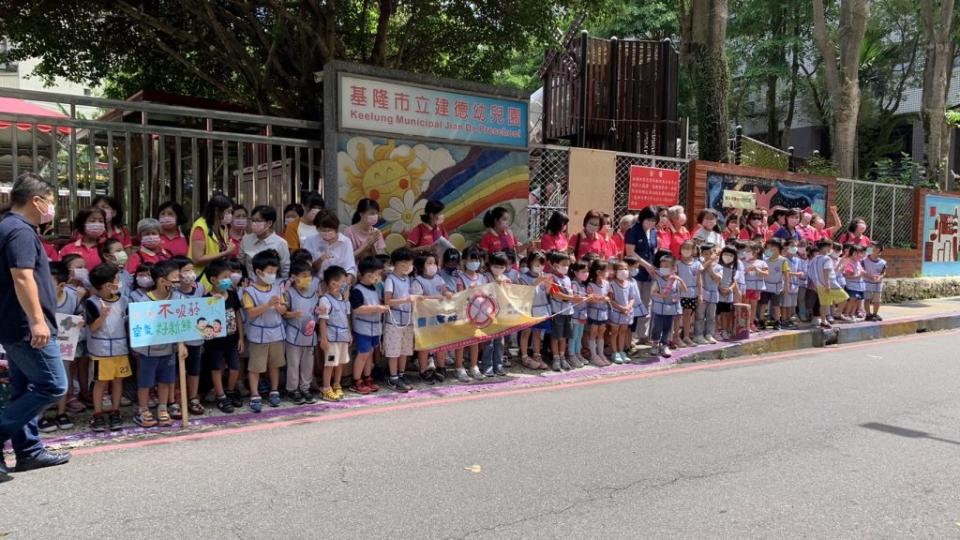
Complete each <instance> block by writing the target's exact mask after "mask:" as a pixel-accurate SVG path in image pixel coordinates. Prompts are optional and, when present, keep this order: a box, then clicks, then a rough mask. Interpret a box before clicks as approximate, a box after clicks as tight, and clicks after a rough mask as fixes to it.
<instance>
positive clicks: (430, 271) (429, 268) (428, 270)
mask: <svg viewBox="0 0 960 540" xmlns="http://www.w3.org/2000/svg"><path fill="white" fill-rule="evenodd" d="M423 275H425V276H427V277H433V276H435V275H437V265H435V264H428V265H426V266H425V267H424V268H423Z"/></svg>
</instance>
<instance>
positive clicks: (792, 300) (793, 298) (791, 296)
mask: <svg viewBox="0 0 960 540" xmlns="http://www.w3.org/2000/svg"><path fill="white" fill-rule="evenodd" d="M780 307H786V308H791V307H797V293H795V292H794V293H784V294H783V295H782V297H781V298H780Z"/></svg>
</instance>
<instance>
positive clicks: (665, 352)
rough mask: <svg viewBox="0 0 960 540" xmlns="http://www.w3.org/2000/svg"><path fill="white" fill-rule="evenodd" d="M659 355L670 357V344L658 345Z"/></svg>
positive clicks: (671, 354)
mask: <svg viewBox="0 0 960 540" xmlns="http://www.w3.org/2000/svg"><path fill="white" fill-rule="evenodd" d="M660 356H662V357H664V358H670V357H671V356H673V353H671V352H670V346H669V345H664V346H662V347H660Z"/></svg>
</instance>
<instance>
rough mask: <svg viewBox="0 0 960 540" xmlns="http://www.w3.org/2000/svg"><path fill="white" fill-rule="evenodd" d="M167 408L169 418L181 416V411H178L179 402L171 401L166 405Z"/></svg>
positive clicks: (178, 418) (175, 418) (176, 418)
mask: <svg viewBox="0 0 960 540" xmlns="http://www.w3.org/2000/svg"><path fill="white" fill-rule="evenodd" d="M167 410H168V411H169V412H170V418H173V419H174V420H180V419H182V418H183V413H182V412H180V404H179V403H171V404H169V405H167Z"/></svg>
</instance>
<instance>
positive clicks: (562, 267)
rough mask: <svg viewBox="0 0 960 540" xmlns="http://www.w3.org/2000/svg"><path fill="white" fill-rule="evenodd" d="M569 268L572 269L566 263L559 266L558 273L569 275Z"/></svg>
mask: <svg viewBox="0 0 960 540" xmlns="http://www.w3.org/2000/svg"><path fill="white" fill-rule="evenodd" d="M568 270H570V267H569V266H566V265H564V266H558V267H557V273H558V274H560V275H563V276H565V275H567V271H568Z"/></svg>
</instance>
